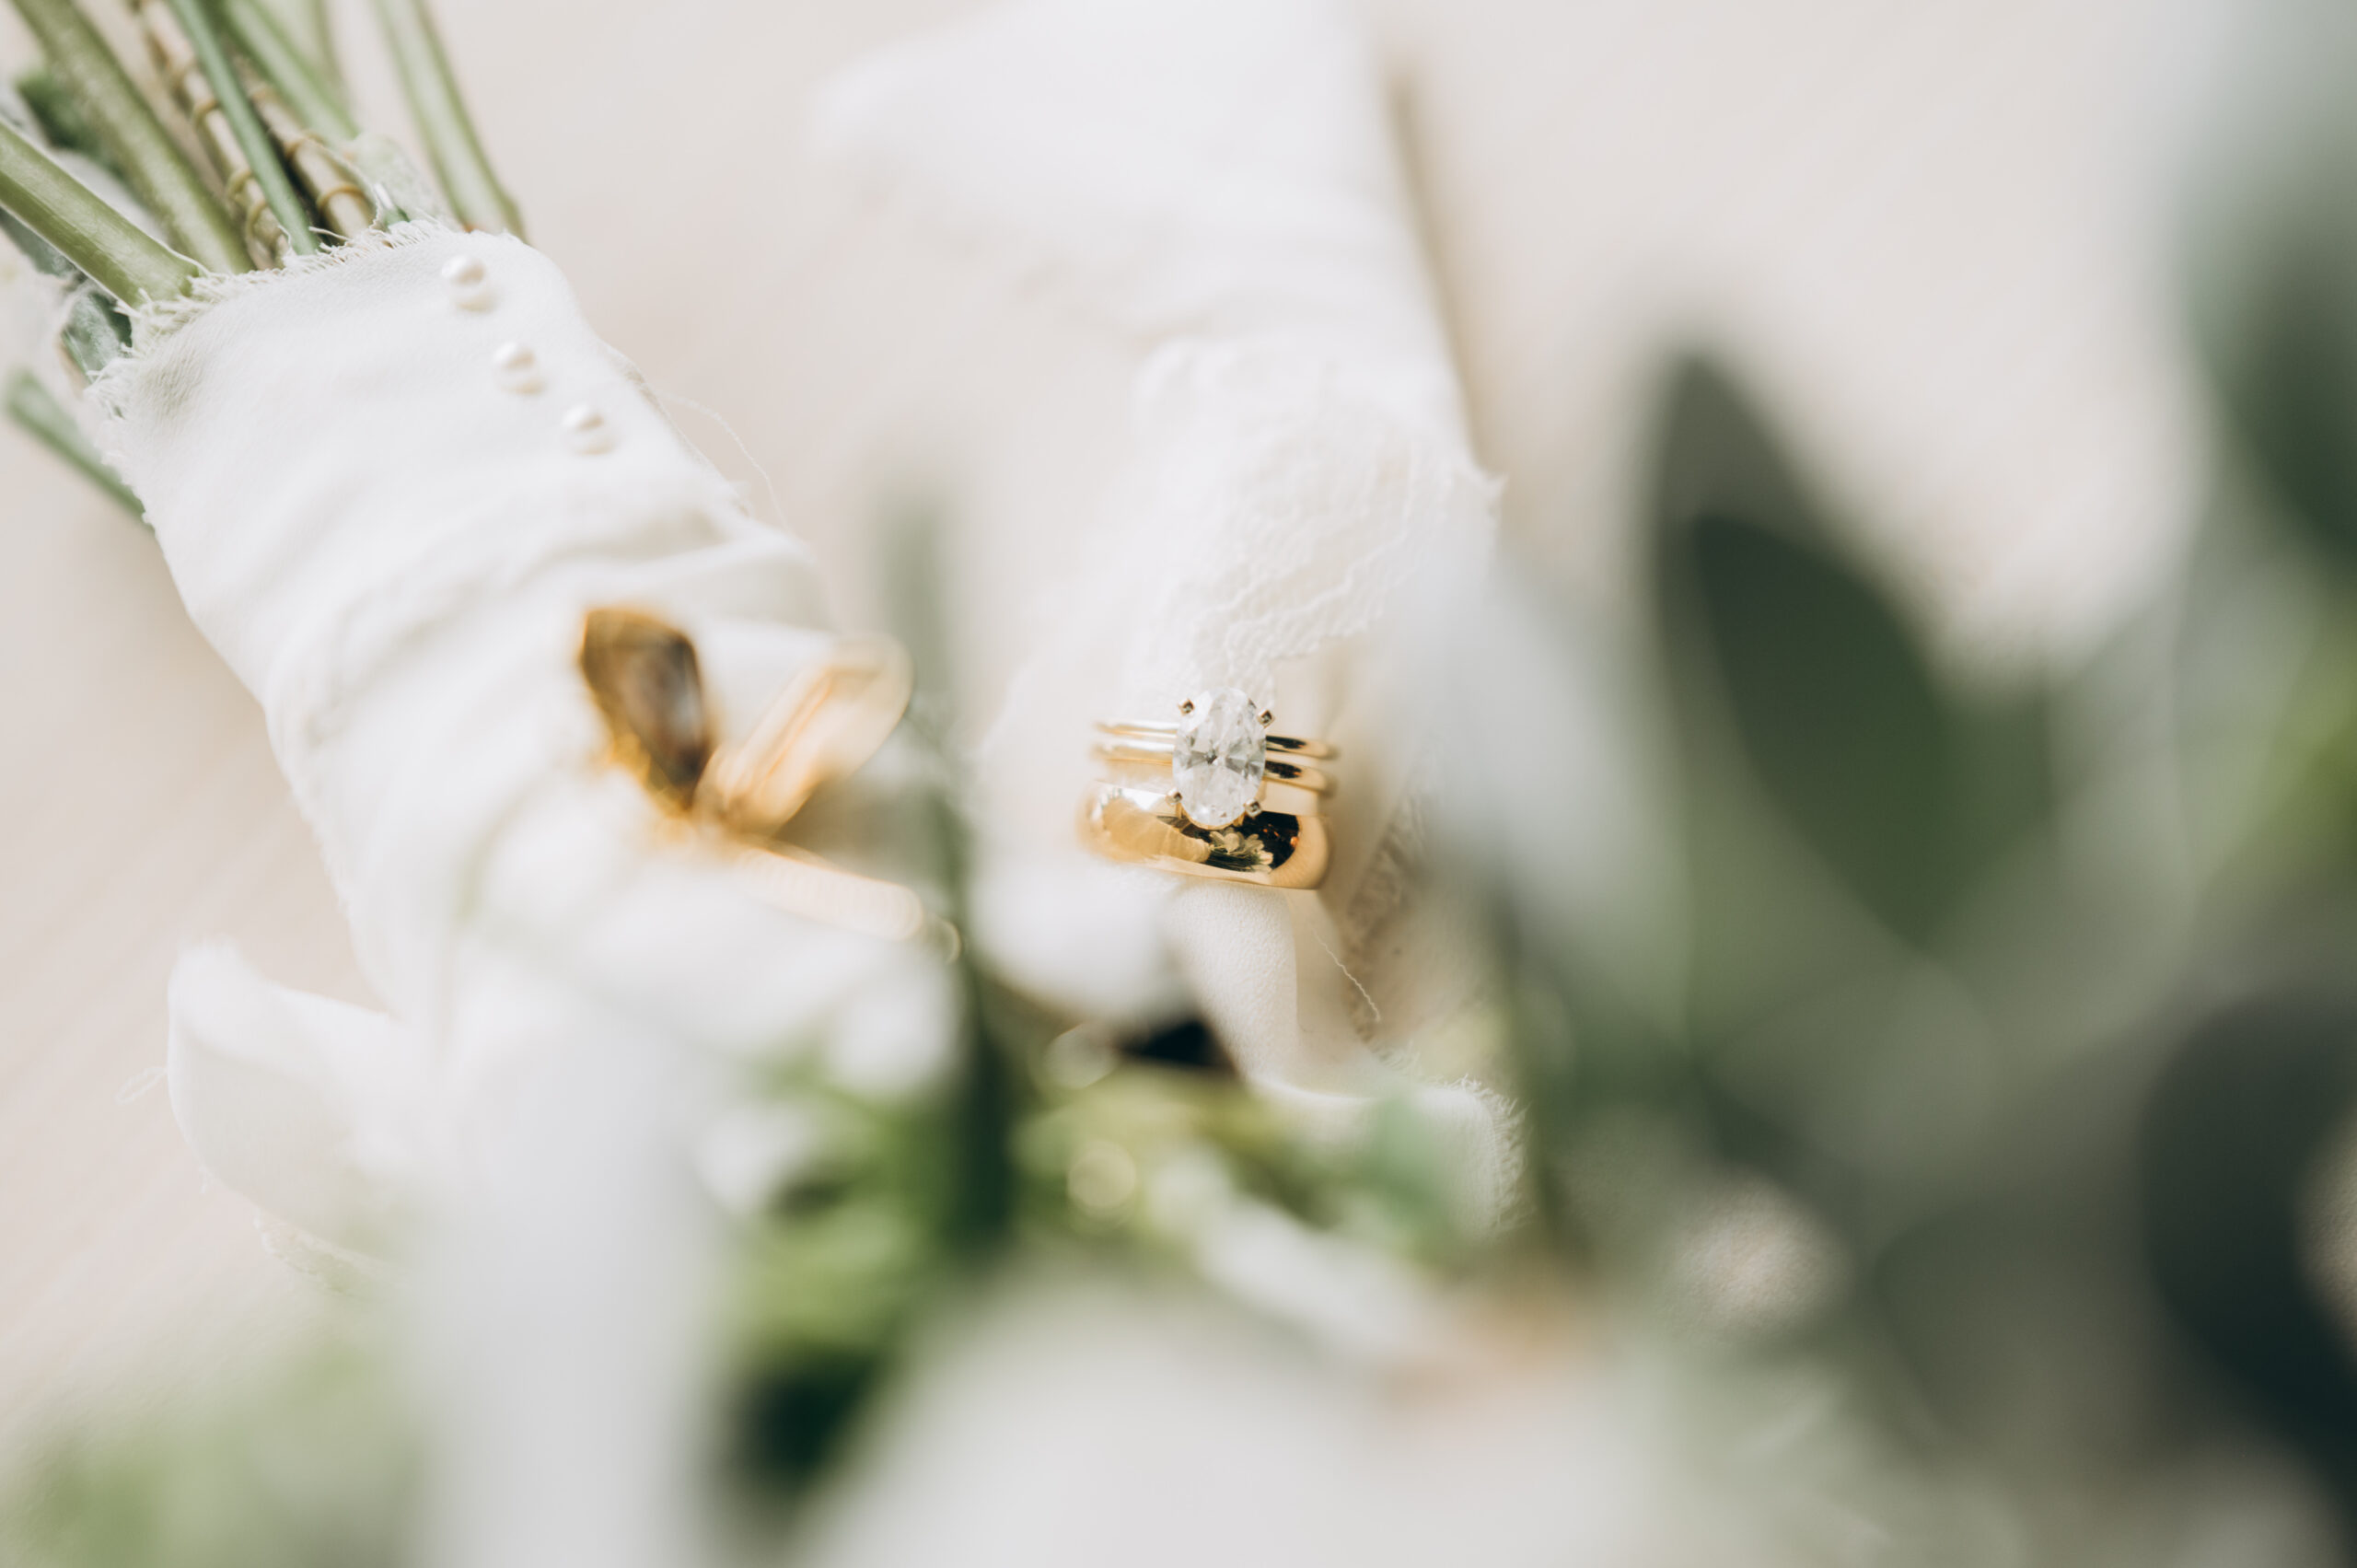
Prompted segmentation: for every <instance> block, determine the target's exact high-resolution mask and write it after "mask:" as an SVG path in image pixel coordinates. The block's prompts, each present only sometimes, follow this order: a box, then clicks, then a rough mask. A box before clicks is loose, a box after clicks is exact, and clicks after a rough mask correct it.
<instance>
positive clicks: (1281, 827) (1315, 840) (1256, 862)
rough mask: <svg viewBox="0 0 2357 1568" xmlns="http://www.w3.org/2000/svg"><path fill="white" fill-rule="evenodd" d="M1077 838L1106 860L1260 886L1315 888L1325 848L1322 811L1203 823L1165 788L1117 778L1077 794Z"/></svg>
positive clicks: (1320, 877)
mask: <svg viewBox="0 0 2357 1568" xmlns="http://www.w3.org/2000/svg"><path fill="white" fill-rule="evenodd" d="M1080 837H1081V842H1083V843H1084V844H1086V845H1087V846H1088V847H1089V848H1090V849H1092V850H1095V851H1096V852H1097V854H1101V855H1103V856H1105V857H1106V858H1107V859H1108V860H1122V861H1130V862H1132V863H1134V864H1136V865H1147V866H1152V867H1153V868H1154V869H1155V870H1157V871H1174V872H1177V873H1178V874H1179V875H1180V876H1182V877H1221V878H1225V880H1228V881H1232V882H1250V883H1254V884H1256V885H1258V886H1260V887H1263V888H1315V887H1316V886H1318V883H1319V882H1320V881H1322V880H1323V879H1324V878H1325V876H1326V862H1327V859H1328V856H1329V846H1328V843H1327V838H1326V819H1324V818H1323V817H1318V816H1315V815H1310V816H1296V815H1295V814H1293V813H1290V812H1284V811H1260V812H1256V813H1254V814H1253V815H1251V816H1249V817H1247V818H1244V819H1241V820H1239V821H1237V822H1233V823H1230V824H1229V825H1228V826H1226V827H1225V828H1204V827H1199V826H1197V825H1196V824H1195V823H1194V822H1193V821H1192V820H1190V819H1189V818H1188V816H1187V812H1186V808H1185V807H1182V806H1180V805H1179V799H1178V796H1175V795H1173V794H1171V793H1170V792H1169V791H1168V790H1162V789H1130V788H1124V787H1123V786H1122V785H1120V784H1094V785H1091V786H1090V788H1089V790H1088V793H1087V794H1086V796H1083V797H1082V799H1081V808H1080Z"/></svg>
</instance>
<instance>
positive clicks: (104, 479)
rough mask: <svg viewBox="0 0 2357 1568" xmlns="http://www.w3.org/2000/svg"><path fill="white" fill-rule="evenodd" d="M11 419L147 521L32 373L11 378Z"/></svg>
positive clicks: (140, 507) (70, 417)
mask: <svg viewBox="0 0 2357 1568" xmlns="http://www.w3.org/2000/svg"><path fill="white" fill-rule="evenodd" d="M8 418H9V419H10V420H11V421H13V422H14V423H15V424H16V425H17V428H19V429H21V430H22V431H24V432H25V433H26V434H27V435H29V436H31V437H32V438H33V439H34V440H36V441H38V442H40V443H41V445H42V446H44V447H48V448H49V449H50V450H51V451H52V452H54V453H55V454H57V456H58V457H60V458H63V459H64V460H65V461H66V463H67V464H68V465H70V466H71V467H72V468H74V469H75V470H77V471H78V472H79V473H80V474H81V475H82V477H83V478H85V479H87V480H88V481H89V482H91V483H92V484H95V485H97V486H98V487H99V489H100V490H103V491H105V492H106V493H107V494H109V495H111V496H112V497H114V499H115V500H116V501H117V502H119V503H121V504H122V508H123V510H125V511H127V512H129V513H130V514H131V515H132V516H133V517H145V515H146V511H147V508H146V507H145V506H143V505H140V503H139V497H138V496H137V495H135V494H133V493H132V489H131V486H129V485H127V484H125V483H123V482H122V475H120V474H118V473H116V472H115V471H114V470H112V469H110V468H109V467H108V466H107V462H106V459H104V458H101V457H99V449H98V448H97V447H93V446H91V445H90V442H89V438H88V437H87V436H84V435H83V434H82V431H81V427H80V426H79V425H77V424H75V423H74V416H73V415H72V414H70V413H67V412H65V410H64V406H63V405H61V404H60V403H59V402H58V401H57V400H56V399H55V398H54V397H52V396H51V395H50V390H49V389H48V388H46V387H44V386H42V385H41V383H40V382H39V381H38V380H36V379H34V377H33V373H32V372H31V371H29V370H19V371H17V373H16V374H15V375H14V376H11V377H8Z"/></svg>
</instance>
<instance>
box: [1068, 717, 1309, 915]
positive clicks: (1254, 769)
mask: <svg viewBox="0 0 2357 1568" xmlns="http://www.w3.org/2000/svg"><path fill="white" fill-rule="evenodd" d="M1274 719H1275V715H1274V714H1271V713H1269V712H1268V711H1267V710H1265V709H1261V708H1259V707H1257V706H1256V705H1255V704H1254V703H1253V702H1252V700H1251V699H1250V698H1249V697H1248V696H1246V695H1245V694H1244V693H1243V692H1242V691H1237V690H1235V689H1234V688H1226V689H1223V690H1220V691H1206V692H1203V693H1202V694H1201V695H1199V696H1196V697H1193V698H1190V700H1188V701H1187V702H1184V703H1180V704H1179V719H1178V722H1177V723H1175V724H1146V723H1127V722H1125V723H1114V724H1099V725H1098V726H1097V732H1098V738H1097V742H1096V745H1095V746H1094V748H1093V751H1094V754H1095V755H1096V757H1097V761H1101V762H1103V763H1105V764H1106V778H1105V779H1104V780H1103V781H1102V782H1100V783H1098V784H1094V785H1092V786H1091V787H1090V788H1089V790H1088V792H1087V794H1086V796H1083V797H1082V800H1081V811H1080V832H1081V841H1082V842H1084V843H1086V845H1087V846H1088V847H1089V848H1090V849H1092V850H1095V851H1096V852H1097V854H1101V855H1104V856H1105V857H1106V858H1108V859H1109V860H1122V861H1131V862H1134V863H1136V864H1139V865H1152V866H1154V867H1155V868H1156V869H1158V870H1163V871H1175V872H1179V873H1180V874H1181V875H1184V876H1190V877H1225V878H1226V879H1228V880H1231V881H1239V882H1251V883H1257V884H1259V885H1260V886H1263V887H1270V888H1315V887H1316V886H1318V882H1319V880H1320V879H1321V878H1323V877H1325V875H1326V863H1327V860H1328V858H1329V844H1328V841H1327V836H1326V819H1325V818H1324V816H1323V815H1322V814H1321V811H1320V807H1321V806H1322V804H1323V801H1324V797H1325V796H1326V795H1327V794H1328V793H1329V791H1330V790H1331V789H1332V788H1333V784H1332V781H1331V779H1330V778H1329V776H1328V775H1327V773H1326V772H1325V770H1323V769H1321V768H1318V767H1314V766H1312V765H1311V762H1312V761H1313V760H1318V759H1324V758H1329V757H1331V756H1332V755H1333V752H1332V750H1331V749H1329V748H1328V747H1325V746H1323V745H1320V744H1319V743H1318V742H1317V741H1314V740H1305V739H1301V738H1296V737H1294V736H1286V735H1271V734H1269V733H1268V728H1269V726H1270V725H1271V723H1273V722H1274Z"/></svg>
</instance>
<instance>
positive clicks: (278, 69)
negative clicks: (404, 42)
mask: <svg viewBox="0 0 2357 1568" xmlns="http://www.w3.org/2000/svg"><path fill="white" fill-rule="evenodd" d="M221 19H222V20H223V21H224V22H226V23H227V24H228V26H229V34H230V36H231V37H232V38H235V39H236V40H237V41H238V48H240V49H242V50H244V51H245V52H247V53H248V54H249V55H251V56H252V57H253V63H254V64H255V65H256V66H257V67H258V68H259V69H260V70H261V74H262V79H263V80H264V81H267V82H268V83H269V84H270V85H271V86H272V87H276V88H277V89H278V96H279V97H281V98H283V99H285V100H286V107H287V108H289V109H291V110H294V111H295V112H296V115H297V116H299V117H300V118H301V120H302V122H303V123H304V124H306V125H308V126H309V127H310V128H311V129H312V130H314V131H317V132H318V133H319V134H320V135H322V136H325V137H326V138H327V139H328V140H329V141H331V142H332V143H334V144H335V145H337V146H339V147H341V146H343V145H345V144H346V143H348V142H350V141H351V140H352V139H353V138H354V136H357V135H359V134H360V125H359V122H357V121H355V120H354V119H353V118H352V111H351V110H347V109H346V108H344V106H343V94H342V93H340V92H338V91H337V90H336V88H335V85H334V84H333V83H332V82H331V81H329V80H328V79H327V78H326V77H325V76H323V75H320V74H319V68H318V67H317V66H315V65H314V64H312V63H311V60H310V57H309V56H308V55H307V54H305V53H304V52H303V49H302V47H301V46H300V45H299V44H297V43H296V41H294V40H293V39H291V38H289V37H287V36H286V29H285V28H284V26H283V25H282V24H281V23H280V22H279V19H278V17H277V16H276V14H275V13H273V11H272V10H271V8H270V7H269V6H265V5H263V4H262V0H221Z"/></svg>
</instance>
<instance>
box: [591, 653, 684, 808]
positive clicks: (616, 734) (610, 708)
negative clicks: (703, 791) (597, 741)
mask: <svg viewBox="0 0 2357 1568" xmlns="http://www.w3.org/2000/svg"><path fill="white" fill-rule="evenodd" d="M581 677H582V679H584V680H586V681H587V682H588V683H589V691H590V694H591V695H592V696H594V697H595V698H596V699H597V702H598V712H600V713H602V714H604V715H605V717H606V728H607V731H608V733H609V734H610V736H611V737H612V739H613V744H614V752H615V755H616V757H617V758H619V759H620V760H621V761H623V762H624V763H625V764H627V765H629V766H630V767H632V768H633V769H635V770H636V771H637V772H638V774H639V776H640V778H641V779H642V780H643V781H644V784H645V785H646V787H647V789H648V790H649V791H650V792H651V793H652V794H654V795H655V796H656V798H657V799H659V800H661V801H663V802H664V803H665V804H666V805H668V806H669V807H673V808H674V809H676V810H681V811H684V810H686V809H687V808H688V806H689V803H690V802H691V801H692V800H694V798H695V793H696V783H697V781H698V780H699V779H701V778H702V777H703V770H704V765H705V764H706V763H707V762H709V761H712V719H711V714H710V711H709V710H708V709H707V708H706V707H705V706H704V700H703V677H702V672H701V671H700V670H699V669H698V668H697V666H696V646H695V644H693V643H692V642H691V641H689V640H688V635H687V633H684V632H682V631H680V630H679V628H678V627H676V626H671V625H668V624H666V623H665V622H663V621H658V620H656V618H655V617H654V616H652V615H648V614H645V613H644V611H641V610H619V609H611V608H608V609H599V610H591V611H590V612H589V614H588V618H587V619H586V621H584V622H583V623H582V628H581Z"/></svg>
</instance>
